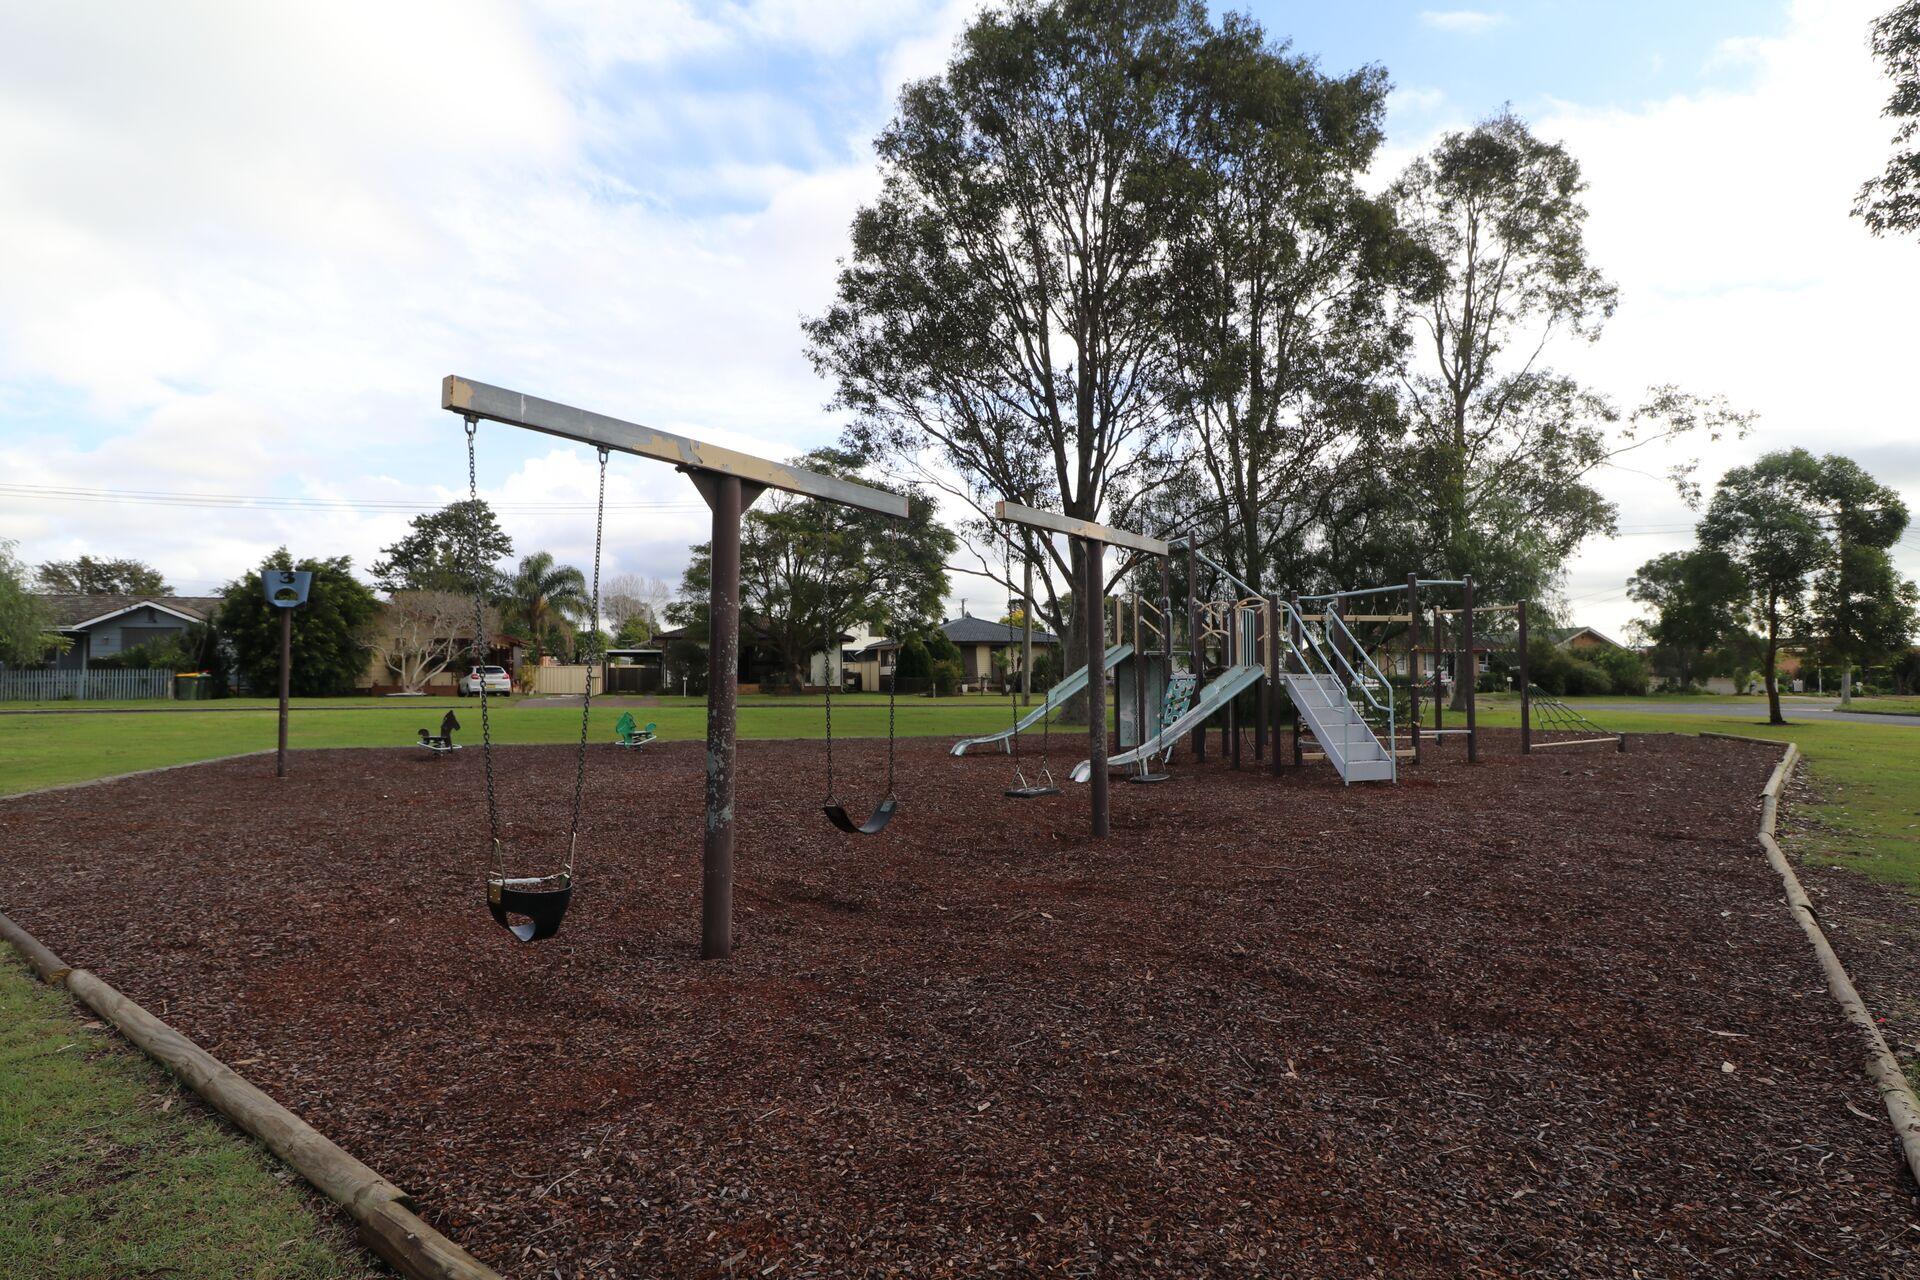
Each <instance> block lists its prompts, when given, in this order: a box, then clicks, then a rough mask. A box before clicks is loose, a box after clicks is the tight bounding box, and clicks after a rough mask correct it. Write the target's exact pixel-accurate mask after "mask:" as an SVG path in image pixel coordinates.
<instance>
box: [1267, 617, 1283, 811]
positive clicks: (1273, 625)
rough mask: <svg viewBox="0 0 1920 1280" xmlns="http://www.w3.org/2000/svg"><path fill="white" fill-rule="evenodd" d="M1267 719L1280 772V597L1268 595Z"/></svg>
mask: <svg viewBox="0 0 1920 1280" xmlns="http://www.w3.org/2000/svg"><path fill="white" fill-rule="evenodd" d="M1267 721H1268V723H1269V725H1271V727H1272V729H1273V771H1274V772H1275V773H1276V774H1277V773H1279V772H1280V769H1281V767H1282V766H1281V763H1280V597H1279V596H1277V595H1271V596H1268V597H1267Z"/></svg>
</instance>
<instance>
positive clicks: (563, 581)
mask: <svg viewBox="0 0 1920 1280" xmlns="http://www.w3.org/2000/svg"><path fill="white" fill-rule="evenodd" d="M589 604H590V601H589V600H588V598H587V579H586V576H585V575H584V574H582V573H581V572H580V571H579V570H578V569H576V568H574V567H573V566H572V565H570V564H556V563H554V559H553V556H552V554H551V553H550V552H546V551H536V552H534V553H533V554H532V555H529V556H525V557H523V558H522V559H521V561H520V567H519V569H517V570H516V571H515V572H514V575H513V580H512V581H511V582H510V583H508V584H507V598H506V599H505V600H504V601H503V602H502V612H503V613H504V614H505V616H506V618H507V621H508V624H509V625H510V626H512V627H513V628H514V629H515V630H516V631H518V632H519V633H520V635H521V636H522V637H523V638H524V639H525V640H526V641H527V644H528V646H529V647H530V648H531V649H532V650H533V660H534V662H535V663H538V662H539V661H540V659H541V658H542V657H543V656H544V655H545V654H546V651H547V650H548V649H549V648H550V647H557V646H556V645H555V641H562V642H564V641H565V640H567V639H570V638H571V637H572V635H573V617H572V615H576V614H584V613H585V612H586V611H587V609H588V607H589Z"/></svg>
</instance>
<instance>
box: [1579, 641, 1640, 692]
mask: <svg viewBox="0 0 1920 1280" xmlns="http://www.w3.org/2000/svg"><path fill="white" fill-rule="evenodd" d="M1593 665H1594V666H1596V667H1598V668H1599V669H1600V670H1601V671H1603V672H1605V673H1606V676H1607V687H1606V689H1605V690H1603V692H1606V693H1610V694H1613V695H1615V696H1616V697H1628V698H1639V697H1644V696H1645V695H1646V692H1647V682H1648V679H1649V676H1650V673H1649V672H1648V670H1647V660H1646V659H1645V658H1643V657H1641V656H1640V655H1639V654H1637V653H1632V652H1630V651H1628V650H1626V649H1602V650H1600V651H1599V652H1598V653H1596V654H1594V656H1593Z"/></svg>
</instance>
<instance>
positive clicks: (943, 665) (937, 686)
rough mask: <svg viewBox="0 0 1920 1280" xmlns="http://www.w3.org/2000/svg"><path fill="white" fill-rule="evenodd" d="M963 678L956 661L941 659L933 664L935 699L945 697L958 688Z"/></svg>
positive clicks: (963, 674)
mask: <svg viewBox="0 0 1920 1280" xmlns="http://www.w3.org/2000/svg"><path fill="white" fill-rule="evenodd" d="M964 678H965V673H964V671H963V670H962V669H961V666H960V663H959V660H958V659H955V658H941V659H939V660H938V661H936V662H935V663H934V664H933V692H934V696H935V697H945V696H947V695H949V694H951V693H952V692H953V691H954V690H956V689H958V688H959V687H960V681H961V680H962V679H964Z"/></svg>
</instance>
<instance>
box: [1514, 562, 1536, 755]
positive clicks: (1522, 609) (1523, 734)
mask: <svg viewBox="0 0 1920 1280" xmlns="http://www.w3.org/2000/svg"><path fill="white" fill-rule="evenodd" d="M1514 612H1515V613H1516V614H1517V615H1518V616H1519V619H1520V754H1522V755H1529V756H1530V755H1532V754H1533V694H1532V693H1531V692H1529V689H1528V685H1527V602H1526V601H1525V600H1522V601H1521V602H1520V603H1519V604H1518V605H1517V606H1515V609H1514Z"/></svg>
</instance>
